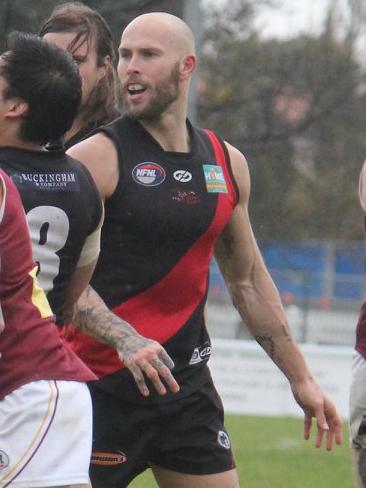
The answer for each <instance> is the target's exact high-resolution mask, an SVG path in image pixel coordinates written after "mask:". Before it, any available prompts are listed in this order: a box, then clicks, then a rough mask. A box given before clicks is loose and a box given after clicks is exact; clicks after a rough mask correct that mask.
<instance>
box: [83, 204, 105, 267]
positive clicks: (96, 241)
mask: <svg viewBox="0 0 366 488" xmlns="http://www.w3.org/2000/svg"><path fill="white" fill-rule="evenodd" d="M103 221H104V206H103V213H102V216H101V218H100V222H99V224H98V227H97V228H96V229H95V231H94V232H92V233H91V234H89V235H88V237H87V238H86V239H85V242H84V246H83V248H82V250H81V253H80V257H79V261H78V263H77V265H76V267H77V268H80V267H81V266H86V265H87V264H89V263H91V262H93V261H96V260H97V259H98V256H99V252H100V235H101V231H102V225H103Z"/></svg>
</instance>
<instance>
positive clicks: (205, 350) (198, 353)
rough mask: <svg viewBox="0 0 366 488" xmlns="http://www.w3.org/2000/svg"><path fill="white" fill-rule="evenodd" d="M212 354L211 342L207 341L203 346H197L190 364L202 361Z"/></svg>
mask: <svg viewBox="0 0 366 488" xmlns="http://www.w3.org/2000/svg"><path fill="white" fill-rule="evenodd" d="M210 356H211V344H210V343H208V342H206V343H205V344H203V345H202V346H199V347H195V348H194V350H193V354H192V357H191V359H190V361H189V364H197V363H201V362H202V361H204V360H205V359H207V358H209V357H210Z"/></svg>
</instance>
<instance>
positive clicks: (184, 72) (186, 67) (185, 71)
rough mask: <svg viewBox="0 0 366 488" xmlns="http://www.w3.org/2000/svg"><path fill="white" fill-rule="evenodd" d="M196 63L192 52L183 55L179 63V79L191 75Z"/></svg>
mask: <svg viewBox="0 0 366 488" xmlns="http://www.w3.org/2000/svg"><path fill="white" fill-rule="evenodd" d="M196 64H197V60H196V56H194V55H193V54H190V55H188V56H185V57H184V58H183V60H182V65H181V79H186V78H189V77H190V76H192V74H193V71H194V70H195V68H196Z"/></svg>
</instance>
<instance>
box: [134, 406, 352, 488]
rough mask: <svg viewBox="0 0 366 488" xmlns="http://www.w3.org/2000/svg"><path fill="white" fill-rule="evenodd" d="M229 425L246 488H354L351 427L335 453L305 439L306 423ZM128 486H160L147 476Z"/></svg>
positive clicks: (258, 420)
mask: <svg viewBox="0 0 366 488" xmlns="http://www.w3.org/2000/svg"><path fill="white" fill-rule="evenodd" d="M226 426H227V429H228V430H229V432H230V435H231V441H232V444H233V449H234V453H235V459H236V463H237V467H238V472H239V478H240V482H241V487H242V488H355V484H354V482H353V473H352V467H351V453H350V448H349V447H348V433H347V425H346V424H345V425H344V440H343V445H342V446H336V447H335V448H334V450H333V451H331V452H327V451H325V449H324V448H322V449H316V448H315V447H314V438H313V437H312V438H311V439H310V440H309V441H304V440H303V438H302V420H301V419H295V418H278V417H254V416H234V415H227V416H226ZM129 486H130V487H131V488H156V486H157V485H156V483H155V481H154V478H153V476H152V474H151V472H150V471H147V472H145V473H143V474H142V475H140V476H139V477H138V478H136V479H135V480H134V481H133V482H132V483H131V484H130V485H129ZM172 488H174V487H172Z"/></svg>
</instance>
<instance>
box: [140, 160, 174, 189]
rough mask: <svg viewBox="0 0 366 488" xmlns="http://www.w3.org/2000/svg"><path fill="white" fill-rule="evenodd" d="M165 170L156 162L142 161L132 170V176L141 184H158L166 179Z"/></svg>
mask: <svg viewBox="0 0 366 488" xmlns="http://www.w3.org/2000/svg"><path fill="white" fill-rule="evenodd" d="M165 176H166V174H165V170H164V168H162V167H161V166H159V165H158V164H156V163H148V162H146V163H140V164H138V165H137V166H135V167H134V168H133V170H132V178H133V179H134V180H135V181H136V183H138V184H139V185H143V186H158V185H161V184H162V183H163V181H164V180H165Z"/></svg>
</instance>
